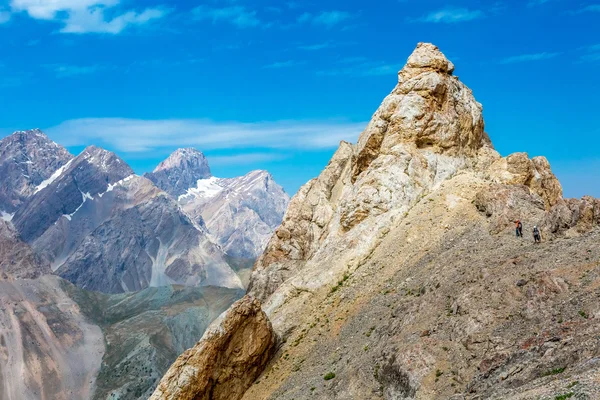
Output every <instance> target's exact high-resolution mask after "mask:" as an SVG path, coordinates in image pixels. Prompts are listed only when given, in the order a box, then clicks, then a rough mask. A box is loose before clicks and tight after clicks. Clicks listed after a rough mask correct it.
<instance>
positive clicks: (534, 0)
mask: <svg viewBox="0 0 600 400" xmlns="http://www.w3.org/2000/svg"><path fill="white" fill-rule="evenodd" d="M550 1H551V0H529V1H528V2H527V7H536V6H541V5H542V4H546V3H548V2H550Z"/></svg>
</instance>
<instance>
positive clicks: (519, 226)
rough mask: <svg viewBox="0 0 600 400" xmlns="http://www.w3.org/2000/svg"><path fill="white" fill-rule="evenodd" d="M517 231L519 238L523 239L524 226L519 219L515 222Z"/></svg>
mask: <svg viewBox="0 0 600 400" xmlns="http://www.w3.org/2000/svg"><path fill="white" fill-rule="evenodd" d="M515 230H516V233H517V237H521V238H522V237H523V224H522V223H521V220H520V219H518V220H516V221H515Z"/></svg>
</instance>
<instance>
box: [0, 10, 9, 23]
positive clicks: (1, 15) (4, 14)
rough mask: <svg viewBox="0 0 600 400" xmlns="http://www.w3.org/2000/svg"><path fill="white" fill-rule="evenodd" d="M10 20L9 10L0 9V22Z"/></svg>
mask: <svg viewBox="0 0 600 400" xmlns="http://www.w3.org/2000/svg"><path fill="white" fill-rule="evenodd" d="M8 21H10V12H9V11H6V10H2V9H0V24H4V23H6V22H8Z"/></svg>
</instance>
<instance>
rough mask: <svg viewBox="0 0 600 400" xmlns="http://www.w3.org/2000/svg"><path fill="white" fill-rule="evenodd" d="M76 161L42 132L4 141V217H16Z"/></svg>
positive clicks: (0, 144)
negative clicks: (37, 193)
mask: <svg viewBox="0 0 600 400" xmlns="http://www.w3.org/2000/svg"><path fill="white" fill-rule="evenodd" d="M72 158H73V156H72V155H71V154H69V152H68V151H67V150H66V149H65V148H64V147H62V146H59V145H57V144H56V143H54V142H53V141H52V140H50V139H49V138H48V137H47V136H46V135H44V133H43V132H42V131H40V130H39V129H33V130H29V131H19V132H15V133H13V134H12V135H10V136H7V137H5V138H4V139H2V140H0V176H1V177H2V179H1V180H0V214H5V215H6V216H8V215H12V214H13V213H14V212H15V211H16V210H17V209H18V208H19V207H20V206H21V204H23V203H24V202H25V201H26V200H27V199H28V198H29V197H30V196H32V195H33V194H34V193H35V192H36V191H37V190H39V188H40V187H41V186H43V185H44V182H45V181H47V179H49V178H50V177H51V176H52V174H53V173H54V172H55V171H57V170H58V169H59V168H61V167H62V166H64V165H65V164H66V163H67V162H68V161H69V160H71V159H72ZM1 216H2V215H0V217H1Z"/></svg>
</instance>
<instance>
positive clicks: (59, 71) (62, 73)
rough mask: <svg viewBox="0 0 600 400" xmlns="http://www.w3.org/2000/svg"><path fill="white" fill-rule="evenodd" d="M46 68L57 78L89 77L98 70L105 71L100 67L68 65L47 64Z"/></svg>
mask: <svg viewBox="0 0 600 400" xmlns="http://www.w3.org/2000/svg"><path fill="white" fill-rule="evenodd" d="M45 67H46V68H48V69H50V70H52V71H54V72H55V73H56V76H57V77H58V78H66V77H69V76H76V75H90V74H93V73H95V72H98V71H100V70H103V69H106V67H104V66H102V65H83V66H82V65H68V64H47V65H45Z"/></svg>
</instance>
